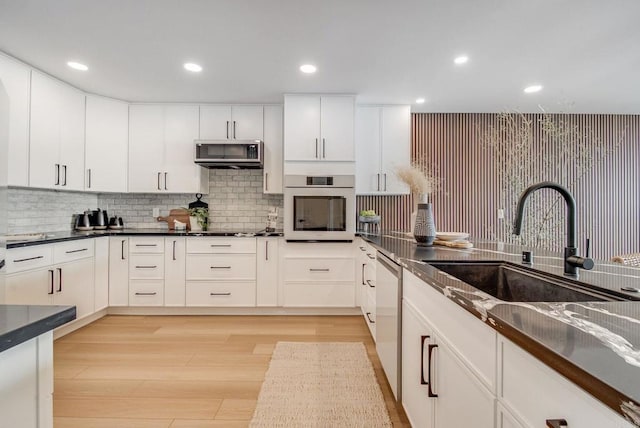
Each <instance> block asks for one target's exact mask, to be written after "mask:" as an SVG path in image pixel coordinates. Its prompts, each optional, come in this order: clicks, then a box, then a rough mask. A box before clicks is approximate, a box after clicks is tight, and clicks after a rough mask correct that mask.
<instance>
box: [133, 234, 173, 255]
mask: <svg viewBox="0 0 640 428" xmlns="http://www.w3.org/2000/svg"><path fill="white" fill-rule="evenodd" d="M129 252H130V253H131V254H149V253H151V254H155V253H157V254H160V253H164V238H162V237H153V238H150V237H145V238H139V237H131V238H129Z"/></svg>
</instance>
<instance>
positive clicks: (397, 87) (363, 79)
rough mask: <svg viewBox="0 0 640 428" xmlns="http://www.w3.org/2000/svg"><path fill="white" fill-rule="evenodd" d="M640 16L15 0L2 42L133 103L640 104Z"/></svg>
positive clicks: (331, 3)
mask: <svg viewBox="0 0 640 428" xmlns="http://www.w3.org/2000/svg"><path fill="white" fill-rule="evenodd" d="M639 17H640V1H638V0H609V1H605V0H384V1H383V0H313V1H311V0H108V1H105V0H0V50H1V51H4V52H6V53H8V54H10V55H13V56H15V57H17V58H19V59H21V60H23V61H25V62H27V63H29V64H31V65H33V66H34V67H37V68H39V69H41V70H44V71H46V72H48V73H50V74H52V75H54V76H56V77H58V78H60V79H62V80H64V81H67V82H69V83H71V84H73V85H75V86H77V87H78V88H81V89H83V90H86V91H89V92H94V93H98V94H102V95H107V96H112V97H115V98H120V99H125V100H129V101H172V102H238V103H251V102H256V103H269V102H282V94H283V93H286V92H346V93H355V94H358V102H360V103H409V104H412V103H414V101H415V99H416V98H418V97H425V98H426V99H427V103H425V104H424V105H422V106H415V105H414V111H430V112H495V111H502V110H505V109H519V110H521V111H538V105H541V106H543V107H544V108H545V109H546V110H548V111H568V112H574V113H579V112H584V113H597V112H606V113H635V114H637V113H640V77H639V76H640V25H639V24H638V18H639ZM461 53H465V54H467V55H468V56H469V57H470V61H469V63H468V64H466V65H464V66H455V65H454V64H453V58H454V57H455V56H457V55H459V54H461ZM68 60H76V61H79V62H82V63H85V64H87V65H88V66H89V67H90V69H89V71H88V72H84V73H82V72H78V71H74V70H71V69H70V68H68V67H67V66H66V62H67V61H68ZM187 61H193V62H196V63H198V64H201V65H202V66H203V67H204V71H203V72H202V73H200V74H192V73H188V72H186V71H185V70H184V69H183V68H182V64H183V63H184V62H187ZM303 63H313V64H316V65H317V66H318V72H317V73H316V74H315V75H302V73H300V72H299V71H298V67H299V66H300V65H301V64H303ZM532 83H540V84H542V85H544V89H543V90H542V91H541V92H539V93H537V94H533V95H526V94H524V93H523V92H522V89H523V88H524V87H525V86H527V85H529V84H532Z"/></svg>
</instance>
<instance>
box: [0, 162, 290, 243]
mask: <svg viewBox="0 0 640 428" xmlns="http://www.w3.org/2000/svg"><path fill="white" fill-rule="evenodd" d="M262 176H263V175H262V170H260V169H242V170H232V169H212V170H210V172H209V186H210V192H209V194H208V195H204V196H203V198H202V200H203V201H204V202H207V203H208V204H209V229H210V230H231V229H237V230H247V231H249V230H255V231H257V230H261V229H264V227H265V225H266V221H267V212H268V211H269V208H270V207H274V206H275V207H279V208H280V217H279V219H278V227H279V228H282V214H283V197H282V195H265V194H263V193H262ZM195 200H196V198H195V194H167V193H102V194H95V193H84V192H63V191H59V190H43V189H29V188H9V190H8V220H7V221H8V233H12V234H16V233H31V232H53V231H62V230H70V229H71V228H72V227H73V216H74V214H77V213H81V212H84V211H85V210H87V209H92V210H93V209H96V208H98V207H100V208H102V209H105V210H107V213H108V215H109V216H110V217H111V216H118V217H122V218H123V220H124V222H125V226H126V227H136V228H157V229H167V223H165V222H158V221H156V219H155V218H154V217H153V208H159V210H160V215H161V216H166V215H168V214H169V211H170V210H171V209H173V208H181V207H187V206H188V205H189V202H193V201H195Z"/></svg>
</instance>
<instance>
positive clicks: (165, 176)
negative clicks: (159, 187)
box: [164, 172, 169, 190]
mask: <svg viewBox="0 0 640 428" xmlns="http://www.w3.org/2000/svg"><path fill="white" fill-rule="evenodd" d="M168 174H169V173H167V172H165V173H164V190H169V189H167V175H168Z"/></svg>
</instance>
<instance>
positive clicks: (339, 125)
mask: <svg viewBox="0 0 640 428" xmlns="http://www.w3.org/2000/svg"><path fill="white" fill-rule="evenodd" d="M353 128H354V97H353V96H350V95H326V96H325V95H322V96H321V95H286V96H285V99H284V160H285V161H349V162H353V160H354V157H355V153H354V129H353Z"/></svg>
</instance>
